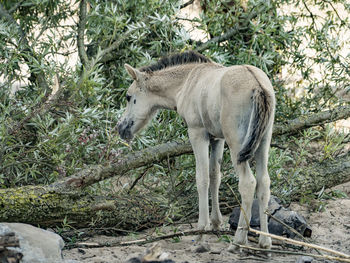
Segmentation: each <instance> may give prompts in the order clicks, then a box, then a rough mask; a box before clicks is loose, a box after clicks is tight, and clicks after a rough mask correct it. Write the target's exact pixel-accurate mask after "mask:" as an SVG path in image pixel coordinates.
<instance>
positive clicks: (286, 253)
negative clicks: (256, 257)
mask: <svg viewBox="0 0 350 263" xmlns="http://www.w3.org/2000/svg"><path fill="white" fill-rule="evenodd" d="M235 245H236V246H238V247H240V248H243V249H250V250H255V251H259V252H264V253H276V254H285V255H301V256H309V257H315V258H323V259H329V260H337V261H342V262H350V259H346V258H340V257H334V256H329V255H317V254H311V253H303V252H296V251H288V250H276V249H264V248H257V247H251V246H246V245H239V244H235Z"/></svg>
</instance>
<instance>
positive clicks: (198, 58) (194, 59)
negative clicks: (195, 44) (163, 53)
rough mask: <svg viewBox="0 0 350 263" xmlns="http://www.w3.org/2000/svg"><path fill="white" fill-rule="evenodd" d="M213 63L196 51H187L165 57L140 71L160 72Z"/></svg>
mask: <svg viewBox="0 0 350 263" xmlns="http://www.w3.org/2000/svg"><path fill="white" fill-rule="evenodd" d="M211 62H212V61H211V60H210V59H209V58H207V57H205V56H203V55H201V54H199V53H198V52H195V51H186V52H183V53H176V54H174V55H170V56H167V57H163V58H162V59H160V60H159V61H158V62H156V63H154V64H151V65H149V66H145V67H142V68H140V71H143V72H154V71H159V70H162V69H165V68H168V67H172V66H176V65H182V64H189V63H211Z"/></svg>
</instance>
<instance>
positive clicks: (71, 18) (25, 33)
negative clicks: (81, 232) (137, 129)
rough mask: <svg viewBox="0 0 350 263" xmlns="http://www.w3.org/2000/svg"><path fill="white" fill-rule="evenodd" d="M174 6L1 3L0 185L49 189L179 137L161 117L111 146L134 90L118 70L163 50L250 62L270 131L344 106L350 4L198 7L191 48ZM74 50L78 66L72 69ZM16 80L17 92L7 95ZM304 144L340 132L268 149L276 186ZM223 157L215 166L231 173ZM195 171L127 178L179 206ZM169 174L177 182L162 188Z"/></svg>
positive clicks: (176, 126)
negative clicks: (268, 83) (267, 98)
mask: <svg viewBox="0 0 350 263" xmlns="http://www.w3.org/2000/svg"><path fill="white" fill-rule="evenodd" d="M182 4H183V3H182V2H181V1H178V0H167V1H159V0H151V1H146V0H142V1H129V0H113V1H98V0H90V1H77V2H67V1H51V0H46V1H34V0H23V1H13V0H2V1H0V18H1V20H0V60H1V61H0V72H1V73H0V74H1V90H0V108H1V114H0V140H1V143H0V164H1V165H0V183H1V185H2V187H11V186H18V185H25V184H42V183H51V182H53V181H55V180H57V179H58V178H60V177H65V176H68V175H72V174H74V173H75V172H76V171H78V170H81V169H83V168H84V167H85V166H87V165H91V164H96V163H100V164H104V163H105V164H107V163H109V162H112V161H113V159H114V158H115V157H116V156H118V155H121V154H123V153H125V152H127V151H129V150H130V149H129V148H130V147H132V149H134V150H136V149H142V148H145V147H148V146H151V145H156V144H159V143H161V142H165V141H169V140H173V139H178V138H186V128H185V127H184V125H183V123H182V120H181V119H180V118H179V117H178V116H177V114H176V113H174V112H170V111H162V112H161V113H160V114H159V115H158V116H157V118H156V119H155V121H153V122H152V123H151V125H150V127H149V129H148V130H146V131H144V132H143V134H142V136H140V137H137V138H136V139H135V143H134V144H133V145H132V146H128V145H126V144H125V143H124V142H122V141H121V140H120V139H119V137H118V135H117V133H116V132H115V130H114V127H115V125H116V123H117V121H118V119H119V117H120V115H121V113H122V111H121V110H120V108H122V107H123V106H124V105H125V99H124V97H125V92H126V89H127V87H128V86H129V85H130V79H129V77H128V76H127V74H126V73H125V70H124V68H123V65H124V63H125V62H127V63H130V64H133V65H134V66H142V65H147V64H149V63H151V62H152V61H154V60H156V59H157V58H159V57H160V56H163V55H166V54H169V53H173V52H178V51H183V50H186V49H195V50H198V51H200V52H202V53H204V54H205V55H207V56H208V57H210V58H211V59H213V60H214V61H216V62H219V63H223V64H225V65H234V64H252V65H256V66H258V67H260V68H262V69H263V70H264V71H265V72H266V73H267V74H268V75H269V77H270V78H271V79H272V81H273V83H274V86H275V87H276V94H277V99H278V103H277V116H276V120H277V121H278V122H286V121H288V120H291V119H294V118H296V117H298V116H300V115H302V114H307V113H318V112H321V111H324V110H326V109H334V108H335V107H339V106H342V105H346V103H347V102H345V101H344V100H342V99H341V98H339V96H338V94H339V93H344V94H345V92H347V91H349V83H350V82H349V54H347V53H346V52H348V50H347V49H346V46H348V45H349V39H350V38H349V37H348V38H346V37H344V36H346V35H349V16H348V14H349V8H350V7H349V5H348V4H347V3H346V1H345V0H338V1H311V0H303V1H300V0H278V1H277V0H275V1H272V0H271V1H262V0H250V1H238V0H234V1H232V0H224V1H203V2H202V8H203V12H202V13H201V15H200V17H199V18H196V19H194V20H193V21H192V22H193V25H194V27H195V28H196V29H198V30H202V31H203V32H204V33H205V34H207V36H208V40H203V42H200V41H195V40H193V39H192V38H191V35H190V34H189V32H188V31H186V29H185V28H184V26H183V24H182V23H181V22H182V21H183V20H184V18H182V17H181V16H180V15H179V10H180V9H181V7H182ZM287 8H291V10H293V11H290V12H287V11H286V9H287ZM305 43H308V44H305ZM76 53H78V55H79V59H78V60H77V61H76V62H74V63H73V64H72V61H74V60H72V54H76ZM58 58H59V59H58ZM316 69H319V70H320V72H321V73H320V74H319V75H317V74H316V73H315V72H316ZM285 70H288V72H289V75H293V76H294V75H295V76H301V77H300V78H299V79H297V81H295V83H292V85H291V84H290V83H287V82H286V80H285V79H284V78H285V76H286V75H285V73H284V71H285ZM18 83H21V87H20V89H18V90H17V91H16V92H14V91H13V90H14V85H16V84H18ZM310 133H311V134H313V135H310ZM155 134H157V136H155ZM315 134H317V135H315ZM310 136H311V137H312V138H313V139H315V138H316V139H317V138H322V137H327V136H328V137H327V138H328V144H329V143H330V144H332V143H335V142H336V141H338V145H341V141H343V140H346V138H344V137H341V138H342V139H341V140H340V141H339V138H340V137H339V136H338V134H335V135H334V136H333V137H332V136H331V138H333V139H332V140H329V138H330V137H329V132H328V131H322V130H321V131H319V130H317V131H312V132H310V131H308V133H305V134H298V135H297V136H296V139H295V140H296V141H298V142H299V143H298V146H297V149H296V151H295V155H294V153H293V151H288V150H287V151H283V150H281V149H279V148H273V149H272V153H271V156H272V158H271V160H270V162H271V165H270V166H271V167H272V172H271V174H273V175H275V177H276V178H275V179H276V185H278V187H281V185H280V184H281V182H282V181H283V180H282V179H279V178H282V177H283V176H287V173H288V171H289V170H286V172H283V169H284V167H286V166H288V165H290V162H292V165H293V164H300V163H297V162H298V161H297V160H299V159H298V158H296V155H297V154H298V153H300V152H301V151H303V150H304V149H303V148H302V145H303V142H305V141H309V140H310V138H311V137H310ZM337 138H338V139H337ZM285 142H286V141H284V140H283V139H282V141H281V142H279V143H282V144H284V143H285ZM288 147H289V146H288ZM288 147H287V148H288ZM339 147H340V146H339ZM339 147H338V148H337V147H335V148H334V149H333V150H331V151H330V150H329V149H332V147H326V148H327V149H328V150H327V151H328V152H325V153H324V156H328V157H327V158H331V157H332V156H333V153H335V152H336V151H337V150H338V149H339ZM282 148H285V147H282ZM329 151H330V152H329ZM300 156H306V153H305V155H300ZM228 159H229V158H228V156H226V157H225V162H224V164H223V165H224V170H225V171H227V172H226V173H227V174H229V175H231V174H232V168H231V165H230V164H229V161H228ZM293 160H294V161H293ZM300 162H301V161H300ZM193 166H194V165H193V157H192V156H181V157H178V158H177V159H174V160H169V161H168V162H164V163H160V164H158V165H154V166H153V167H148V168H147V170H145V169H142V170H140V171H132V173H133V175H134V176H135V178H138V176H140V174H144V173H149V174H153V175H155V177H154V178H153V179H150V181H151V185H155V187H158V189H162V190H159V191H160V192H165V191H166V192H168V193H170V194H171V193H172V192H174V193H173V194H174V195H173V197H174V199H176V196H177V194H176V193H175V190H174V189H175V188H176V187H177V186H178V185H180V186H181V187H183V188H181V191H182V193H185V192H188V191H189V192H191V191H193V184H189V186H182V185H181V184H180V183H179V182H181V181H184V180H186V181H189V182H193V176H191V174H193ZM186 167H187V168H189V169H187V170H186V169H185V168H186ZM301 169H302V168H301ZM169 173H171V174H173V175H174V176H175V177H176V179H169V176H167V174H169ZM278 175H279V176H278ZM288 176H289V175H288ZM292 176H297V171H294V173H293V175H292ZM158 178H159V179H160V180H159V181H163V184H160V183H159V181H157V180H158ZM152 180H153V181H152ZM227 180H233V181H234V180H235V179H234V177H232V176H229V177H228V179H227ZM107 184H108V182H107V183H106V184H105V185H104V184H102V186H103V187H107V186H108V185H107ZM169 189H170V190H169ZM95 190H96V189H95ZM286 191H287V190H286ZM173 201H174V200H173ZM191 201H192V200H188V202H191Z"/></svg>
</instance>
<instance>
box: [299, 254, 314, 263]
mask: <svg viewBox="0 0 350 263" xmlns="http://www.w3.org/2000/svg"><path fill="white" fill-rule="evenodd" d="M313 260H314V258H313V257H309V256H300V257H299V258H298V259H297V261H296V263H311V262H312V261H313Z"/></svg>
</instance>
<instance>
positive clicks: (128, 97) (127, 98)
mask: <svg viewBox="0 0 350 263" xmlns="http://www.w3.org/2000/svg"><path fill="white" fill-rule="evenodd" d="M130 99H131V96H130V95H128V94H126V100H127V101H128V102H129V101H130Z"/></svg>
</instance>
